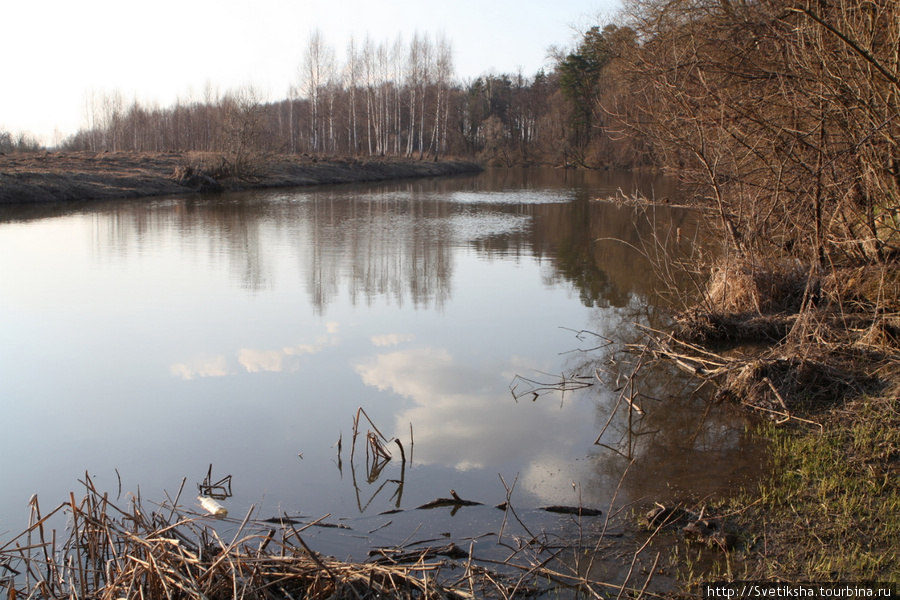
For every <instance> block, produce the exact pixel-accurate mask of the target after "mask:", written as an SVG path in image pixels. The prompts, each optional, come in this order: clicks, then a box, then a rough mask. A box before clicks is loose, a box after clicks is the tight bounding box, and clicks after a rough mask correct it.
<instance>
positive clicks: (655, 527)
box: [644, 504, 738, 552]
mask: <svg viewBox="0 0 900 600" xmlns="http://www.w3.org/2000/svg"><path fill="white" fill-rule="evenodd" d="M644 519H645V523H644V524H645V526H646V527H647V529H649V530H651V531H659V530H661V529H674V530H676V531H677V532H678V533H679V535H681V537H682V538H683V539H684V540H685V541H691V542H696V543H699V544H704V545H707V546H711V547H716V548H719V549H720V550H723V551H726V552H728V551H731V550H733V549H734V547H735V545H736V544H737V541H738V536H737V533H735V532H734V531H733V530H732V528H731V526H730V524H728V523H726V522H725V520H724V519H722V518H718V517H707V516H705V515H704V514H703V511H701V512H700V513H699V514H698V513H695V512H693V511H690V510H687V509H685V508H682V507H681V506H664V505H662V504H657V505H656V507H655V508H653V509H651V510H650V511H649V512H647V513H646V514H645V515H644Z"/></svg>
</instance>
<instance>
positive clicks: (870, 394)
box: [653, 260, 900, 592]
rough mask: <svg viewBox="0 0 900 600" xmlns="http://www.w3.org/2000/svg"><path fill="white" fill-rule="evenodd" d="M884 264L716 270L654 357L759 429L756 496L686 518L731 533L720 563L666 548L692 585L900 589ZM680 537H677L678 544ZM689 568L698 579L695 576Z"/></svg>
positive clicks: (899, 306) (899, 414)
mask: <svg viewBox="0 0 900 600" xmlns="http://www.w3.org/2000/svg"><path fill="white" fill-rule="evenodd" d="M898 277H900V272H898V270H897V268H896V265H894V264H893V263H891V262H887V261H885V262H884V263H883V264H875V265H842V266H836V265H831V269H830V270H829V271H826V270H824V269H813V268H810V267H809V266H803V265H802V263H800V262H799V261H792V262H788V261H777V260H771V261H765V262H764V261H758V262H757V263H750V262H748V261H746V262H745V261H735V260H732V261H730V262H727V263H725V262H722V263H720V264H719V265H717V266H715V267H714V268H713V269H712V270H711V272H710V275H709V278H708V282H707V283H706V284H705V288H704V294H703V295H702V298H704V299H705V302H698V303H697V304H696V305H694V306H693V307H691V308H689V309H688V310H686V311H684V312H683V313H681V315H680V317H679V319H678V323H677V326H676V327H675V329H674V332H673V333H672V334H671V335H668V336H660V337H659V338H657V339H656V340H654V342H653V344H654V346H653V351H654V353H655V355H656V356H657V357H658V358H660V359H662V360H664V361H666V362H669V363H671V364H675V365H677V366H679V367H680V368H682V369H684V370H686V371H688V372H690V373H691V374H692V375H694V376H697V377H700V378H701V379H704V380H706V381H707V382H709V383H712V384H714V385H715V389H716V390H717V392H716V395H715V400H716V401H718V402H723V401H729V402H735V403H738V404H740V405H741V406H743V407H745V408H746V409H747V410H748V412H750V413H753V414H755V415H757V416H759V417H760V418H761V420H763V421H764V423H765V424H763V425H762V426H761V429H760V433H761V435H762V436H763V438H764V439H766V440H767V441H768V442H769V444H770V448H771V465H770V468H771V471H770V474H769V476H768V477H765V478H763V480H762V481H761V482H760V484H759V485H758V486H752V487H751V488H748V489H744V490H735V492H736V493H735V494H734V495H733V496H732V497H730V498H719V499H707V500H706V501H704V502H703V504H702V506H696V507H694V506H691V507H689V508H691V509H692V510H695V511H697V512H699V513H700V514H704V513H705V514H713V515H720V516H724V517H725V518H726V519H727V521H728V522H729V524H730V526H731V530H732V531H735V532H738V536H737V538H738V539H736V540H735V542H736V543H735V544H733V547H730V548H729V549H728V552H726V553H725V554H724V555H723V556H720V557H719V558H718V559H715V558H714V559H709V557H708V556H707V557H706V558H705V559H703V560H701V559H698V555H697V554H696V553H694V550H693V549H692V548H690V547H688V548H678V552H677V556H676V557H674V558H673V560H672V563H671V564H672V568H673V570H674V571H677V572H678V573H679V575H680V577H679V579H680V580H682V581H683V582H684V584H685V587H686V589H687V590H689V591H695V592H699V591H700V588H699V586H700V584H701V583H702V582H704V581H748V580H757V581H779V582H804V581H817V582H846V581H870V582H879V583H891V584H894V585H900V544H898V542H897V540H898V539H900V336H898V332H900V322H898V319H900V292H898V285H897V284H898V281H900V280H898ZM685 537H687V536H685ZM701 563H703V564H702V566H701Z"/></svg>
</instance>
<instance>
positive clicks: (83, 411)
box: [0, 170, 760, 555]
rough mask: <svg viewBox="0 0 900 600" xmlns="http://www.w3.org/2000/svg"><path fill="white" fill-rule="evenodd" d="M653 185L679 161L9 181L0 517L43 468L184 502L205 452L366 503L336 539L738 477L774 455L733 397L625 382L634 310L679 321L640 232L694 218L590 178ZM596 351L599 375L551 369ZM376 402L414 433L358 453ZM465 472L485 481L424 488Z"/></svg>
mask: <svg viewBox="0 0 900 600" xmlns="http://www.w3.org/2000/svg"><path fill="white" fill-rule="evenodd" d="M638 190H642V191H643V192H644V193H645V194H648V195H650V194H654V195H656V196H657V197H659V196H668V195H671V194H674V188H673V186H672V183H671V182H670V181H668V180H666V179H663V178H652V177H647V176H639V175H632V174H616V173H573V172H566V171H540V170H518V171H517V170H497V171H489V172H487V173H484V174H481V175H477V176H471V177H461V178H452V179H443V180H427V181H414V182H401V183H389V184H372V185H365V186H359V185H356V186H331V187H321V188H315V189H299V190H274V191H265V192H253V193H242V194H225V195H221V196H211V197H172V198H160V199H152V200H139V201H122V202H114V203H85V204H79V205H69V206H64V207H60V206H55V207H33V206H32V207H7V208H4V209H3V212H0V256H3V257H4V258H3V260H2V261H0V332H2V337H3V340H2V344H0V381H2V391H0V418H2V423H3V425H4V427H3V430H4V432H3V450H2V460H0V481H2V482H3V483H2V485H0V541H2V540H3V539H4V538H5V537H7V536H8V535H10V534H15V533H18V532H19V531H21V530H22V529H23V528H24V526H25V524H26V518H27V503H28V500H29V498H30V497H31V495H32V494H38V496H39V498H40V499H41V502H42V505H43V506H49V505H53V506H55V505H56V504H58V503H60V502H63V501H65V500H67V499H68V495H69V491H75V492H76V495H80V493H81V492H80V491H79V490H81V489H82V488H81V487H80V485H79V484H78V480H79V479H81V478H83V477H84V474H85V473H88V474H90V476H91V477H92V479H93V481H94V484H95V485H96V486H97V487H98V488H100V489H101V490H106V491H109V492H110V493H111V495H112V497H114V498H118V499H120V501H121V502H123V503H124V502H125V501H126V500H125V499H126V498H127V494H128V493H137V492H138V491H140V493H141V495H142V497H143V498H145V499H154V500H158V501H162V500H165V496H166V494H169V495H170V496H174V494H175V493H176V492H177V491H178V489H179V487H180V486H181V485H182V481H183V480H184V481H185V484H184V489H185V492H184V494H183V498H182V503H183V504H185V505H187V506H193V505H196V501H195V498H196V495H197V485H198V484H199V483H201V482H202V481H203V480H204V478H205V477H206V476H207V473H208V469H209V468H210V465H212V476H213V480H216V479H219V478H221V477H225V476H226V475H230V476H231V491H232V492H233V496H232V497H230V498H227V499H226V500H223V501H222V503H223V504H224V505H226V507H227V508H228V509H229V510H230V511H231V514H232V515H237V516H238V517H240V516H242V515H243V514H246V512H247V511H248V510H249V509H250V507H251V506H254V507H255V510H256V511H257V512H256V513H255V516H257V517H259V518H265V517H270V516H276V515H280V514H284V513H287V514H290V515H304V516H310V517H320V516H323V515H326V514H330V515H331V517H330V520H331V521H333V522H341V523H345V524H348V525H347V526H348V527H350V528H351V529H349V530H341V531H340V532H338V533H337V534H335V533H328V534H327V535H326V534H325V533H323V534H321V535H322V536H323V539H322V540H320V543H321V545H322V547H321V548H320V549H322V550H323V551H330V552H335V553H343V554H346V555H359V554H360V553H361V552H363V551H364V549H365V548H366V547H368V546H370V545H374V544H378V543H391V542H393V543H396V542H397V541H398V540H402V539H403V538H404V537H406V536H407V535H409V534H410V532H411V531H418V533H419V535H426V533H427V532H428V531H432V532H433V533H434V534H435V535H437V534H438V533H452V534H453V535H455V536H463V535H477V534H478V533H483V532H486V531H492V530H496V527H498V526H499V525H498V523H497V519H499V518H500V517H502V512H500V511H496V509H493V508H491V506H492V505H495V504H498V503H500V502H503V501H504V500H506V498H507V494H508V488H509V490H510V492H509V493H510V494H511V497H512V499H513V502H514V504H515V506H517V507H519V508H520V509H521V510H522V512H523V514H526V515H529V518H532V519H534V520H535V522H540V523H542V524H541V525H540V526H541V527H553V526H554V523H560V522H561V521H559V519H560V518H559V517H556V516H552V517H550V516H546V513H543V512H542V511H537V510H536V509H538V508H539V507H542V506H546V505H579V504H583V505H586V506H593V507H597V508H603V509H604V510H605V509H606V508H607V507H608V505H609V503H610V501H611V500H612V498H613V496H614V495H615V494H618V496H617V501H618V502H619V503H626V502H631V501H635V502H638V501H650V500H666V499H670V498H674V497H684V496H691V495H693V496H697V495H705V494H709V493H715V492H721V491H727V490H728V489H731V488H733V487H734V486H736V485H738V484H740V483H741V482H743V481H746V480H747V479H748V478H750V477H752V476H753V474H754V473H755V472H756V466H757V463H758V461H759V456H760V454H759V452H758V450H757V449H756V448H755V446H754V445H753V442H752V440H751V439H750V438H749V437H748V436H747V435H745V434H744V433H743V425H742V421H741V419H740V418H739V416H737V415H735V414H733V413H731V412H729V411H728V410H727V409H725V408H717V409H715V410H710V409H708V407H706V405H705V404H703V403H702V402H701V401H698V400H697V399H695V398H692V397H691V396H690V395H689V388H687V387H685V382H684V381H682V380H678V379H669V378H668V375H666V376H665V377H664V376H662V375H653V376H648V377H647V378H646V379H645V380H642V383H641V386H642V388H641V390H640V391H642V392H643V393H644V394H645V397H644V398H643V399H642V400H641V402H642V403H643V404H644V408H645V413H646V414H645V415H644V416H643V417H641V416H640V415H637V414H636V413H633V412H630V411H629V410H628V409H627V408H626V407H625V406H624V405H619V407H618V409H617V408H616V406H617V399H618V398H619V397H620V395H621V391H620V389H619V388H620V387H621V386H622V385H623V382H624V381H625V380H624V379H622V376H623V373H624V374H627V373H628V372H629V369H630V367H628V366H627V365H628V363H629V361H631V362H633V361H634V359H631V358H629V357H628V356H627V355H623V354H621V353H620V351H621V350H622V348H623V345H624V344H626V343H629V342H633V341H637V340H639V339H640V338H641V335H642V334H641V331H640V330H639V329H638V328H637V327H636V326H635V323H641V324H644V325H650V326H660V325H661V324H663V323H664V316H663V313H662V311H661V310H660V307H659V301H658V299H657V296H656V294H655V293H654V291H655V290H656V289H657V288H658V286H659V281H658V279H657V278H656V276H655V275H654V271H653V270H652V269H651V268H650V265H649V263H648V262H647V260H645V259H644V258H643V257H642V256H641V254H640V253H639V252H638V251H637V248H640V247H642V244H643V243H645V242H646V241H647V240H649V239H650V237H649V236H650V232H651V231H654V230H655V231H656V232H657V233H658V234H659V235H660V236H663V237H664V238H667V239H669V241H670V242H672V241H673V240H675V239H676V232H678V231H680V233H681V241H680V242H678V243H679V244H689V243H690V240H691V232H692V231H694V229H695V225H696V223H695V221H694V219H695V218H696V217H695V215H693V214H692V213H690V212H687V211H683V210H675V209H668V208H666V207H658V208H656V209H653V210H652V211H650V212H644V211H640V210H637V209H635V208H632V207H629V206H619V205H617V204H615V203H610V202H604V201H600V200H602V199H604V198H609V197H612V196H615V195H617V194H621V193H624V194H626V195H631V194H633V193H635V191H638ZM612 238H616V239H617V240H621V241H613V239H612ZM623 242H624V243H623ZM673 243H674V242H673ZM578 332H581V333H578ZM600 336H603V338H606V339H608V340H609V342H606V341H604V340H603V339H602V338H601V337H600ZM613 360H615V361H616V363H613V362H611V361H613ZM620 363H621V364H624V365H625V367H622V368H620V367H617V365H618V364H620ZM595 370H597V374H599V375H600V376H601V378H602V379H603V382H602V383H598V382H597V380H596V379H595V380H594V381H593V383H594V385H592V386H591V387H588V388H583V389H579V390H571V391H568V392H566V393H560V391H559V390H558V389H550V388H553V387H554V384H555V383H558V381H559V376H560V375H565V376H574V375H578V374H586V375H588V376H590V375H593V374H594V373H595ZM617 378H618V379H617ZM544 387H546V388H548V389H543V388H544ZM531 388H534V390H535V391H537V392H539V393H538V394H537V395H533V394H530V393H528V392H529V390H530V389H531ZM360 408H362V409H363V410H364V412H365V415H366V416H367V417H368V419H367V418H366V417H363V419H362V422H361V425H360V430H361V433H362V437H360V438H358V439H357V441H356V447H355V452H354V456H353V460H352V461H351V448H352V446H353V441H352V432H353V419H354V417H355V416H356V415H357V414H361V413H358V410H359V409H360ZM611 416H612V418H610V417H611ZM370 421H371V422H370ZM607 423H608V425H607ZM376 428H377V431H379V432H380V433H383V434H384V436H385V437H386V438H388V439H389V440H392V439H397V440H399V441H400V444H397V443H396V442H394V441H389V442H387V443H386V444H385V446H386V448H387V449H388V450H389V451H390V453H391V454H392V457H393V459H392V460H390V461H383V464H378V465H376V464H374V461H372V460H370V461H369V464H368V465H367V460H366V445H365V437H364V436H365V433H366V432H367V431H370V430H371V431H373V433H374V431H375V430H376ZM604 428H605V430H604ZM601 431H604V434H603V436H602V439H600V440H599V442H600V444H595V443H594V442H595V440H597V437H598V435H599V434H600V432H601ZM339 440H340V447H339V445H338V444H339ZM400 445H402V446H403V453H404V454H405V455H406V458H407V461H406V462H405V463H403V462H402V461H401V460H399V459H400V452H401V450H400ZM632 460H633V461H634V462H633V464H630V463H632ZM629 464H630V466H629ZM626 467H627V469H628V476H627V477H625V478H624V480H623V479H622V475H623V473H624V472H625V470H626ZM620 480H621V484H620ZM451 489H452V490H455V491H456V493H458V494H459V495H460V496H462V497H463V498H465V499H470V500H476V501H479V502H483V503H485V505H486V506H485V507H484V508H474V509H463V510H461V511H459V512H458V513H456V514H454V515H453V516H450V512H449V511H448V510H447V509H443V510H441V511H435V510H433V511H416V510H412V509H415V508H416V507H417V506H420V505H421V504H424V503H426V502H428V501H431V500H434V499H435V498H438V497H446V496H448V495H449V493H450V490H451ZM617 489H618V492H617ZM390 509H402V510H403V511H404V512H403V513H398V514H394V515H391V516H390V518H388V517H386V516H384V515H382V514H381V513H383V512H384V511H387V510H390ZM498 514H499V516H498ZM554 519H555V520H554ZM548 523H549V525H548ZM492 528H493V529H492ZM376 529H377V531H378V532H377V533H370V532H374V531H375V530H376ZM348 531H349V533H347V532H348ZM364 532H365V533H364ZM328 536H330V537H328Z"/></svg>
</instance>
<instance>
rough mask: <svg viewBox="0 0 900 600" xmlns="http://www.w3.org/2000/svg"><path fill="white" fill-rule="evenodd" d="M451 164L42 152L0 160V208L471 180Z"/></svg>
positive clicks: (473, 168)
mask: <svg viewBox="0 0 900 600" xmlns="http://www.w3.org/2000/svg"><path fill="white" fill-rule="evenodd" d="M480 170H481V167H480V166H479V165H477V164H475V163H472V162H463V161H454V160H441V161H434V160H414V159H407V158H398V157H379V158H369V157H367V158H331V157H313V156H307V155H287V154H278V155H270V156H265V157H259V158H258V159H256V160H254V162H253V164H250V165H248V164H241V165H240V167H239V168H235V165H233V164H232V163H231V162H229V160H228V157H226V156H225V155H221V154H214V153H200V152H103V153H99V154H97V153H93V152H43V153H21V154H7V155H0V204H16V203H37V202H70V201H77V200H113V199H117V198H139V197H143V196H161V195H168V194H185V193H195V192H210V191H224V190H235V191H236V190H248V189H259V188H271V187H291V186H308V185H322V184H333V183H361V182H366V181H385V180H390V179H404V178H413V177H439V176H446V175H460V174H465V173H476V172H478V171H480Z"/></svg>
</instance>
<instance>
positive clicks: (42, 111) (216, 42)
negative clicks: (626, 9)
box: [0, 0, 619, 143]
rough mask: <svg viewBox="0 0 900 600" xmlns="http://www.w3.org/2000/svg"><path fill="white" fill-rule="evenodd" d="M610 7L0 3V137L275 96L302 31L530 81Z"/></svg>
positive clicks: (581, 0)
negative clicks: (403, 44)
mask: <svg viewBox="0 0 900 600" xmlns="http://www.w3.org/2000/svg"><path fill="white" fill-rule="evenodd" d="M618 8H619V0H564V1H562V2H560V1H551V0H446V1H444V2H435V1H432V0H386V1H378V0H330V1H328V0H316V1H313V0H253V1H252V2H249V1H246V0H245V1H241V0H155V1H154V2H152V3H131V2H122V1H121V0H83V1H80V2H73V1H72V0H29V1H27V2H14V1H7V2H3V3H2V6H0V27H2V30H3V37H4V42H5V43H4V47H5V48H4V57H3V58H2V59H0V71H2V74H0V77H2V79H0V81H2V82H3V84H2V85H3V90H2V93H0V129H8V130H12V131H14V132H17V131H22V130H27V131H31V132H33V133H35V134H38V135H39V136H41V137H42V138H43V141H44V142H45V143H52V142H53V141H54V140H53V137H54V136H53V133H54V130H55V129H57V128H58V130H59V131H60V132H61V134H62V135H63V136H65V135H68V134H71V133H73V132H74V131H75V130H77V128H78V127H79V126H81V125H82V124H83V122H84V121H83V119H84V112H85V108H84V107H85V102H86V99H87V98H88V96H89V95H90V93H91V92H92V91H94V92H105V93H109V92H112V91H114V90H118V91H119V92H121V93H122V95H123V96H124V97H125V98H126V99H127V100H129V101H130V100H131V99H132V98H134V97H137V98H138V99H139V100H141V101H142V102H158V103H160V104H161V105H169V104H171V103H173V102H174V101H175V100H176V98H178V97H181V98H187V97H189V96H191V95H192V94H193V95H194V96H196V97H199V96H200V95H201V94H202V91H203V89H204V87H205V86H206V84H207V82H210V83H212V84H213V85H214V86H216V87H217V88H218V89H219V90H220V91H226V90H228V89H231V88H236V87H239V86H242V85H248V84H250V85H254V86H256V87H257V88H259V89H260V90H261V91H262V92H263V93H264V94H266V95H267V97H268V98H269V99H272V100H274V99H279V98H283V97H285V96H286V94H287V89H288V87H289V86H290V85H291V84H292V83H295V82H296V79H297V69H298V67H299V65H300V63H301V60H302V58H303V53H304V48H305V46H306V42H307V40H308V36H309V33H310V31H312V30H313V29H315V28H318V29H319V30H320V31H321V32H322V34H323V35H324V38H325V41H326V42H328V43H329V44H330V45H332V46H333V47H334V48H335V50H336V52H337V54H338V56H339V57H343V54H344V49H345V47H346V44H347V41H348V40H349V38H350V36H351V35H352V36H354V37H355V38H356V39H357V40H359V41H362V40H363V38H365V36H366V34H369V35H371V36H372V38H373V39H374V40H375V41H383V40H390V41H393V40H395V39H396V37H397V35H398V34H402V35H403V38H404V40H406V41H408V40H409V39H410V38H411V37H412V34H413V33H414V32H416V31H418V32H420V33H428V34H429V35H431V36H432V37H434V36H435V35H437V34H439V33H443V34H444V35H445V36H446V38H447V39H449V40H450V41H451V42H452V44H453V50H454V59H455V67H456V74H457V77H459V78H463V79H466V78H473V77H476V76H478V75H480V74H482V73H485V72H489V71H493V72H497V73H504V72H515V71H517V70H518V69H519V68H521V69H522V70H523V71H524V72H525V73H526V74H533V73H534V72H535V71H537V70H538V69H539V68H541V67H542V66H543V65H545V64H546V55H547V49H548V47H550V46H551V45H560V46H568V45H571V44H572V42H573V40H574V39H575V38H574V36H575V31H576V30H583V29H585V28H586V27H588V26H590V25H592V24H596V23H597V22H598V21H601V20H608V19H609V18H610V17H612V16H613V15H614V14H615V12H616V11H617V10H618Z"/></svg>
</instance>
